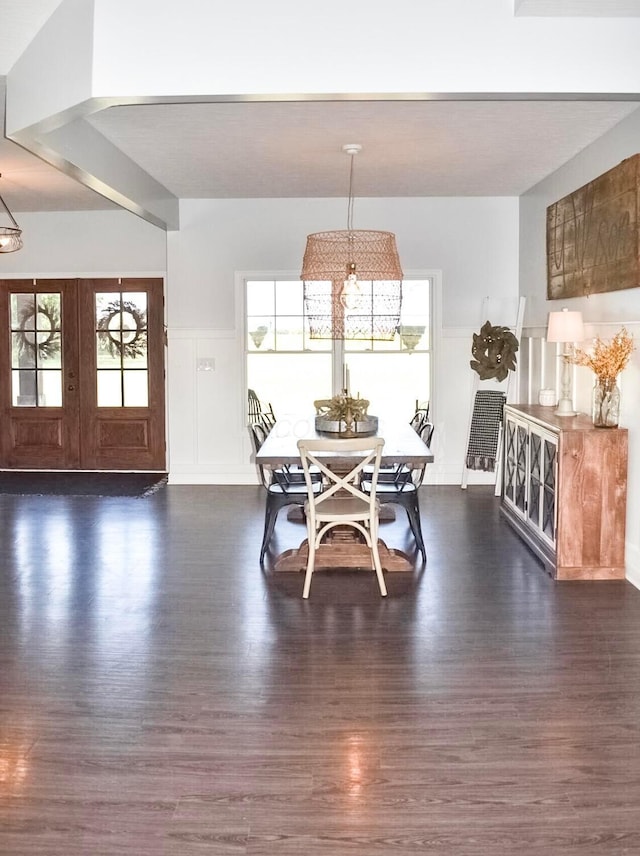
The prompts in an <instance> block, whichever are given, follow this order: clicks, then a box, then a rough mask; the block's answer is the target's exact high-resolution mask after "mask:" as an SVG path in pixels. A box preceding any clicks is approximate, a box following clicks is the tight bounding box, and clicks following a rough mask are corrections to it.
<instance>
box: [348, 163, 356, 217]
mask: <svg viewBox="0 0 640 856" xmlns="http://www.w3.org/2000/svg"><path fill="white" fill-rule="evenodd" d="M350 157H351V164H350V166H349V202H348V204H347V231H348V232H353V159H354V157H355V155H354V154H351V155H350Z"/></svg>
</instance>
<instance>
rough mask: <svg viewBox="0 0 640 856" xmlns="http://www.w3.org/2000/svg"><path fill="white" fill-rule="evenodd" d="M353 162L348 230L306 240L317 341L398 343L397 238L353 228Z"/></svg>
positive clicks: (307, 298)
mask: <svg viewBox="0 0 640 856" xmlns="http://www.w3.org/2000/svg"><path fill="white" fill-rule="evenodd" d="M361 148H362V147H361V146H359V145H356V144H349V145H346V146H343V151H345V152H346V153H347V154H348V155H350V156H351V164H350V172H349V204H348V208H347V228H346V229H342V230H341V229H338V230H335V231H331V232H315V233H314V234H312V235H308V236H307V246H306V249H305V252H304V257H303V260H302V272H301V274H300V278H301V279H302V280H304V289H303V293H304V308H305V316H306V318H307V324H308V328H309V334H310V336H311V338H312V339H387V340H390V339H393V337H394V336H395V334H396V330H397V327H398V324H399V323H400V309H401V306H402V268H401V267H400V259H399V258H398V251H397V249H396V236H395V235H394V234H393V233H392V232H380V231H376V230H373V229H354V228H353V158H354V156H355V155H356V154H358V152H359V151H360V150H361Z"/></svg>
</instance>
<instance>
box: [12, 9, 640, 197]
mask: <svg viewBox="0 0 640 856" xmlns="http://www.w3.org/2000/svg"><path fill="white" fill-rule="evenodd" d="M540 2H541V0H522V5H523V6H525V7H528V9H526V8H525V10H524V11H523V14H536V11H535V9H536V6H539V4H540ZM593 2H594V0H591V3H592V5H593ZM59 3H60V0H0V20H2V21H3V26H2V28H1V29H0V74H6V72H7V71H8V70H9V69H10V68H11V66H12V64H13V63H14V62H15V60H16V59H17V57H18V56H20V54H21V53H22V51H23V50H24V48H25V47H26V45H27V44H28V43H29V41H30V40H31V38H32V37H33V35H35V33H36V32H37V31H38V29H39V28H40V26H41V25H42V23H43V22H44V20H46V18H47V17H48V15H49V14H51V12H52V11H53V10H54V9H55V7H56V6H58V5H59ZM566 3H567V0H544V6H545V8H547V10H548V9H549V7H550V6H555V7H556V8H558V7H560V6H563V5H564V6H566ZM585 3H587V5H588V0H574V7H575V10H576V11H575V14H584V12H580V11H579V9H578V7H581V8H582V9H584V8H585ZM599 5H600V6H602V5H603V4H602V3H600V4H599ZM631 5H632V2H631V0H617V2H616V0H608V2H607V8H609V10H610V12H612V11H613V12H615V7H616V6H617V7H618V9H620V10H622V9H626V14H630V11H631V9H630V6H631ZM547 13H549V12H547ZM4 82H5V81H4V78H3V77H0V97H1V104H2V105H4ZM636 109H640V104H639V102H637V101H636V102H624V101H608V102H607V101H599V102H598V101H544V100H539V101H536V100H526V101H480V100H469V101H460V100H457V101H412V100H403V101H360V102H358V101H350V100H341V101H301V102H291V101H287V102H266V101H261V102H251V103H247V102H240V103H228V102H227V103H206V104H205V103H202V104H156V105H136V106H121V107H112V108H110V109H107V110H104V111H102V112H99V113H96V114H94V115H93V116H92V117H91V118H90V120H89V121H90V123H91V124H92V125H94V127H95V128H96V129H97V130H99V131H100V133H102V134H103V135H104V136H105V137H107V138H108V139H109V140H110V141H112V142H113V143H115V144H116V145H117V146H118V147H119V148H120V149H121V150H122V151H123V152H125V153H126V154H127V155H128V156H129V157H131V158H132V159H133V160H134V161H136V162H137V163H138V164H139V165H140V166H141V167H142V168H143V169H145V170H146V171H147V172H148V173H149V174H150V175H151V176H153V177H154V178H155V179H156V180H157V181H159V182H160V183H161V184H163V185H164V186H165V187H166V188H167V189H168V190H169V191H170V192H171V193H172V194H174V195H175V196H177V197H180V198H253V197H331V196H338V197H344V196H346V194H347V187H348V167H349V159H348V158H347V156H346V155H344V154H343V153H342V151H341V149H342V146H343V145H344V144H346V143H359V144H361V145H362V146H363V151H362V154H360V155H359V156H358V158H357V160H356V164H355V173H354V174H355V180H354V192H355V195H356V196H380V197H387V196H389V197H394V196H396V197H397V196H517V195H519V194H521V193H523V192H524V191H526V190H527V189H528V188H530V187H531V186H532V185H534V184H536V183H537V182H538V181H540V180H541V179H543V178H544V177H545V176H547V175H549V174H550V173H551V172H553V171H554V170H555V169H557V168H558V167H560V166H561V165H562V164H563V163H565V162H566V161H567V160H569V159H570V158H571V157H573V156H574V155H575V154H577V153H578V152H579V151H581V150H582V149H583V148H585V147H586V146H587V145H589V144H590V143H591V142H592V141H593V140H595V139H597V138H598V137H599V136H601V135H602V134H604V133H605V132H606V131H608V130H609V129H610V128H612V127H613V126H614V125H616V124H617V123H618V122H620V121H621V120H622V119H623V118H625V116H627V115H629V113H631V112H632V111H634V110H636ZM2 110H3V107H2V108H0V118H3V117H2V115H1V111H2ZM159 141H161V145H160V144H159ZM0 172H1V173H2V179H0V193H2V196H3V197H4V199H5V200H6V202H7V204H8V205H9V207H10V208H11V209H12V211H13V212H14V213H20V212H27V211H56V210H58V211H74V210H77V211H81V210H95V209H102V208H104V209H111V208H115V207H116V206H115V204H114V203H112V202H110V201H108V200H106V199H105V198H104V197H102V196H101V195H99V194H98V193H96V192H94V191H92V190H89V189H88V188H86V187H84V186H83V185H81V184H80V183H78V182H77V181H75V180H74V179H73V178H70V177H68V176H66V175H63V174H62V173H61V172H58V171H57V170H56V169H55V168H53V167H51V166H49V165H48V164H46V163H44V162H43V161H41V160H39V159H38V158H37V157H35V156H34V155H32V154H30V153H28V152H27V151H25V150H23V149H21V148H20V147H19V146H17V145H16V144H14V143H11V142H9V141H8V140H4V139H2V140H0Z"/></svg>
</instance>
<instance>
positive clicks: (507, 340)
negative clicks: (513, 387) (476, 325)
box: [469, 321, 519, 381]
mask: <svg viewBox="0 0 640 856" xmlns="http://www.w3.org/2000/svg"><path fill="white" fill-rule="evenodd" d="M518 348H519V343H518V340H517V339H516V337H515V336H514V335H513V333H512V332H511V330H510V329H509V328H508V327H494V326H493V325H492V324H491V322H490V321H485V323H484V324H483V325H482V327H481V328H480V332H479V333H474V334H473V345H472V346H471V354H472V355H473V359H472V360H471V361H470V362H469V365H470V366H471V368H472V369H473V370H474V372H478V374H479V375H480V380H491V378H494V379H495V380H497V381H502V380H504V379H505V378H506V377H507V375H508V374H509V372H510V371H515V370H516V352H517V350H518Z"/></svg>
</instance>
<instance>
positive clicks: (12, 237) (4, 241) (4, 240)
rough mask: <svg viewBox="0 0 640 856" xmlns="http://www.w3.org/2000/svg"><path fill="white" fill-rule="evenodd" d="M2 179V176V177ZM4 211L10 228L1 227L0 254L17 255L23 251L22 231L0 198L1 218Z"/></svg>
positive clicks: (0, 197)
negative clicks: (17, 251)
mask: <svg viewBox="0 0 640 856" xmlns="http://www.w3.org/2000/svg"><path fill="white" fill-rule="evenodd" d="M0 177H1V176H0ZM2 209H4V213H5V214H6V215H7V218H8V220H9V222H10V223H11V225H10V226H1V225H0V253H15V251H16V250H20V249H22V246H23V244H22V229H21V228H20V227H19V226H18V224H17V223H16V221H15V220H14V218H13V214H12V213H11V211H9V209H8V207H7V203H6V202H5V201H4V199H3V198H2V196H0V216H2V213H1V212H2Z"/></svg>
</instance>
